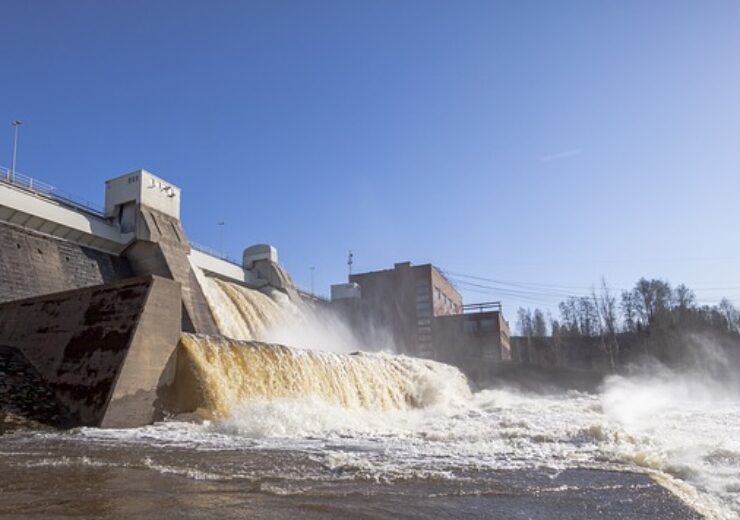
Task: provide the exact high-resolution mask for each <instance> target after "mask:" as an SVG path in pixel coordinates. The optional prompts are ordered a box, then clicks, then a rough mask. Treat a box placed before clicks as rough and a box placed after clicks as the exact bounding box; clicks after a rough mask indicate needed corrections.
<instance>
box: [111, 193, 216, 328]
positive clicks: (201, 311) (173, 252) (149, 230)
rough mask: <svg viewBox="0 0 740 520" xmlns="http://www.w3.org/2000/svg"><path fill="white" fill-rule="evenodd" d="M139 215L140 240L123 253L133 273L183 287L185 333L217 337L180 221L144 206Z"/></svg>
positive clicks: (137, 223) (137, 230)
mask: <svg viewBox="0 0 740 520" xmlns="http://www.w3.org/2000/svg"><path fill="white" fill-rule="evenodd" d="M137 211H138V213H137V216H136V239H137V240H136V242H134V243H133V244H132V245H131V247H129V248H128V249H127V250H126V251H125V252H124V256H125V257H126V258H127V259H128V261H129V263H130V265H131V268H132V270H133V271H134V273H135V274H140V275H143V274H154V275H157V276H162V277H165V278H171V279H173V280H175V281H177V282H178V283H180V285H181V286H182V307H183V313H182V320H183V321H182V330H184V331H186V332H196V333H201V334H218V327H217V326H216V322H215V320H214V319H213V315H212V314H211V310H210V308H209V307H208V302H207V301H206V298H205V296H204V295H203V291H202V289H201V288H200V284H199V283H198V280H197V279H196V277H195V273H194V272H193V269H192V266H191V265H190V260H189V259H188V253H190V242H189V241H188V239H187V237H186V236H185V230H184V229H183V228H182V225H181V223H180V221H179V220H177V219H176V218H174V217H171V216H169V215H166V214H164V213H162V212H159V211H156V210H153V209H151V208H147V207H144V206H142V207H139V208H138V210H137Z"/></svg>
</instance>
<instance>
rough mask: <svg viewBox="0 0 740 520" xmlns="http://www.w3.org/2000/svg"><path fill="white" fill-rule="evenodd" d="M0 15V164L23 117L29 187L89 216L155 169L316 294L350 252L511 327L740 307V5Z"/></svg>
mask: <svg viewBox="0 0 740 520" xmlns="http://www.w3.org/2000/svg"><path fill="white" fill-rule="evenodd" d="M0 8H1V10H2V13H3V16H2V19H3V30H2V31H1V32H0V49H2V52H0V70H2V72H3V81H2V82H0V164H4V165H7V164H8V163H9V162H10V148H11V128H10V121H11V120H12V119H14V118H18V119H22V120H23V121H24V126H23V128H22V133H21V139H20V146H19V155H18V166H17V168H18V170H19V171H21V172H24V173H27V174H28V175H31V176H34V177H36V178H39V179H42V180H44V181H46V182H49V183H51V184H53V185H55V186H58V187H60V188H63V189H65V190H66V191H69V192H72V193H74V194H77V195H78V196H80V197H82V198H87V199H91V200H97V201H102V197H103V182H104V180H105V179H107V178H110V177H114V176H117V175H119V174H122V173H125V172H128V171H131V170H134V169H136V168H142V167H143V168H146V169H149V170H151V171H153V172H154V173H156V174H158V175H160V176H161V177H164V178H165V179H167V180H170V181H171V182H173V183H175V184H177V185H179V186H181V187H182V188H183V201H182V204H183V207H182V210H183V222H184V224H185V227H186V230H187V232H188V234H189V236H190V238H191V239H192V240H194V241H196V242H199V243H204V244H207V245H211V246H213V247H216V248H219V247H221V244H220V242H221V239H220V238H219V230H218V222H220V221H223V222H225V226H224V229H223V243H224V246H223V247H224V248H225V249H226V251H227V252H228V253H229V254H230V255H231V256H233V257H239V256H240V254H241V250H242V249H243V248H244V247H245V246H247V245H249V244H253V243H258V242H270V243H273V244H274V245H276V246H277V247H278V249H279V251H280V255H281V261H282V262H283V263H284V264H285V265H286V266H287V268H288V269H289V271H290V272H291V273H292V275H293V277H294V278H295V279H296V281H297V282H298V283H299V284H301V285H303V286H304V287H308V286H309V285H310V267H311V266H315V287H316V289H317V291H318V292H324V293H326V292H328V287H329V285H330V284H331V283H337V282H341V281H343V280H344V278H345V277H346V271H347V267H346V263H345V262H346V254H347V250H348V249H350V248H351V249H352V250H353V251H354V254H355V270H356V271H363V270H375V269H382V268H386V267H390V266H392V264H393V263H394V262H397V261H403V260H411V261H413V262H415V263H425V262H432V263H435V264H437V265H439V266H441V267H442V268H444V269H447V270H448V271H451V272H456V273H462V274H468V275H474V276H479V277H484V278H491V279H495V280H500V281H502V282H505V283H504V284H498V283H493V282H485V281H480V284H481V285H490V286H493V287H497V288H500V290H489V289H482V290H477V289H476V288H474V287H472V286H465V285H463V284H461V285H460V288H461V289H462V290H463V291H462V292H463V294H464V296H465V298H466V301H468V302H474V301H481V300H491V299H502V300H503V302H504V306H505V310H507V311H508V312H507V315H508V317H509V319H511V320H513V318H514V314H515V310H516V308H517V307H518V306H520V305H524V306H536V305H541V306H546V307H547V306H550V307H552V306H554V304H556V303H557V301H558V300H559V299H560V298H562V297H563V296H564V295H566V294H581V293H585V292H587V291H588V288H589V287H590V286H591V285H592V284H594V283H598V281H599V279H600V278H601V277H602V276H604V277H606V279H607V281H608V282H609V283H610V284H611V285H612V286H613V287H614V288H616V289H620V288H626V287H629V286H631V285H632V284H633V283H634V281H635V280H636V279H637V278H638V277H640V276H648V277H662V278H665V279H668V280H670V281H671V282H673V283H679V282H685V283H686V284H688V285H689V286H691V287H694V288H695V289H696V292H697V295H698V296H699V299H700V300H702V301H707V302H714V301H716V300H717V299H718V298H719V296H720V295H722V294H725V295H727V296H729V297H730V298H731V299H733V300H734V301H736V302H740V267H739V266H740V238H739V233H738V222H740V204H738V202H737V199H738V194H739V193H740V95H739V94H738V93H740V59H739V58H738V56H740V3H737V2H729V1H728V2H712V1H707V2H679V1H664V2H660V1H654V2H641V1H632V2H594V1H584V2H520V1H517V2H513V1H506V2H503V1H502V2H472V1H465V2H452V1H448V2H432V1H420V2H407V1H400V2H399V1H394V2H383V1H374V2H363V3H360V2H347V1H337V2H304V1H300V2H299V1H295V2H279V1H270V2H267V1H265V2H247V1H234V2H231V1H216V2H210V1H209V2H206V1H203V2H188V1H185V0H179V1H163V0H158V1H151V0H149V1H136V0H133V1H132V0H127V1H125V2H124V1H98V0H95V1H71V0H68V1H64V2H52V1H50V0H49V1H41V0H24V1H9V0H0ZM3 120H5V121H7V124H5V123H2V121H3ZM2 143H6V144H2ZM469 280H470V279H469ZM476 283H478V282H476ZM512 283H513V284H514V285H512ZM478 289H480V288H478Z"/></svg>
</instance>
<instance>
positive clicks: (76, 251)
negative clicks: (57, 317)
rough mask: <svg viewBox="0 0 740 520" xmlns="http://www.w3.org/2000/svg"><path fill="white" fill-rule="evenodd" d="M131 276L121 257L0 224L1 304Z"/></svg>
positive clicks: (125, 262) (126, 263)
mask: <svg viewBox="0 0 740 520" xmlns="http://www.w3.org/2000/svg"><path fill="white" fill-rule="evenodd" d="M131 276H132V273H131V268H130V267H129V265H128V262H127V261H126V260H125V259H124V258H121V257H118V256H115V255H110V254H107V253H102V252H100V251H96V250H94V249H89V248H86V247H83V246H80V245H78V244H75V243H73V242H70V241H65V240H60V239H57V238H52V237H50V236H46V235H42V234H39V233H35V232H33V231H30V230H27V229H23V228H20V227H16V226H11V225H9V224H6V223H2V222H0V302H5V301H11V300H17V299H20V298H28V297H31V296H39V295H42V294H49V293H54V292H59V291H65V290H69V289H78V288H80V287H89V286H92V285H99V284H102V283H110V282H114V281H118V280H123V279H125V278H129V277H131Z"/></svg>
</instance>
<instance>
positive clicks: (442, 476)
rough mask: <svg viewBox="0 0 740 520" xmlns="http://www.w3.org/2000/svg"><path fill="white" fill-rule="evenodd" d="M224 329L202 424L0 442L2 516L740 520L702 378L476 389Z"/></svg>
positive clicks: (199, 397)
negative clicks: (590, 388) (594, 387)
mask: <svg viewBox="0 0 740 520" xmlns="http://www.w3.org/2000/svg"><path fill="white" fill-rule="evenodd" d="M213 283H215V282H213ZM211 289H212V291H211V296H210V298H211V299H213V298H226V297H228V296H229V295H228V294H226V293H225V292H218V291H219V288H218V287H217V286H212V287H211ZM229 290H231V292H232V293H233V294H231V297H233V298H232V300H230V301H232V303H233V302H234V301H236V302H237V303H238V299H239V298H241V297H242V296H244V294H241V293H238V294H237V293H236V292H235V291H239V290H241V289H235V288H233V287H232V288H229ZM214 294H215V296H214ZM256 298H260V299H261V298H262V296H258V297H256ZM256 298H255V299H256ZM255 299H253V300H255ZM252 303H253V301H252V302H251V303H250V302H246V303H245V302H241V305H242V307H243V306H245V305H247V304H249V305H251V304H252ZM212 304H213V303H212ZM266 305H268V306H271V308H272V307H274V306H273V305H272V303H269V302H267V303H266ZM239 308H240V307H239V305H235V309H237V310H238V309H239ZM276 308H277V307H276ZM242 311H244V312H245V313H246V312H247V311H245V310H244V309H242ZM248 311H249V312H250V313H252V315H253V317H252V318H250V320H251V321H252V323H254V320H255V318H254V316H258V315H260V312H262V311H261V310H259V309H253V308H250V309H249V310H248ZM240 312H241V311H240ZM280 312H284V311H283V310H281V311H280ZM263 314H264V313H263ZM221 323H222V324H226V326H229V327H232V328H233V329H234V330H233V331H232V332H233V333H234V335H239V334H237V333H240V334H241V335H242V336H243V337H242V338H241V339H243V341H235V340H228V339H225V338H215V337H211V338H209V337H204V336H191V335H185V336H184V337H183V339H182V342H181V345H180V347H179V349H180V351H179V353H178V356H181V357H180V358H179V359H181V360H183V362H182V363H180V362H179V361H178V364H179V365H181V366H179V368H178V377H177V385H176V386H178V387H179V388H178V392H179V397H178V398H179V399H180V400H181V402H183V403H189V405H190V406H191V407H193V408H194V409H195V411H193V412H190V413H187V414H180V415H175V416H172V417H170V418H168V419H167V420H165V421H163V422H160V423H157V424H154V425H151V426H148V427H142V428H133V429H122V430H102V429H94V428H80V429H75V430H71V431H67V432H17V433H13V434H9V435H5V436H2V437H0V515H3V514H4V515H7V516H10V517H18V518H28V517H33V516H37V517H40V518H50V517H58V516H75V517H115V518H124V517H125V518H132V517H133V518H142V517H146V518H183V517H192V518H195V517H198V518H203V517H205V518H291V519H292V518H298V517H300V518H325V517H329V518H348V517H358V518H388V517H400V518H430V517H434V518H490V517H498V518H543V519H544V518H594V517H609V518H701V517H702V516H707V517H714V518H738V517H739V516H740V402H739V401H738V400H737V399H735V398H730V397H728V395H729V394H727V393H726V392H725V390H724V389H723V388H722V387H720V386H717V385H714V384H712V383H711V382H707V381H705V380H703V379H702V378H699V377H691V376H686V375H684V376H677V375H675V374H671V373H667V372H666V373H660V374H657V373H653V374H651V375H650V376H649V377H648V376H643V377H632V378H624V377H612V378H610V379H607V381H606V382H605V384H604V386H603V388H602V389H601V390H600V391H599V392H597V393H579V392H553V393H537V394H535V393H524V392H520V391H517V390H514V389H510V388H496V389H484V390H479V391H473V390H471V388H470V387H469V385H468V383H467V381H466V380H465V378H464V376H463V375H462V374H461V373H460V372H459V371H458V370H457V369H454V368H452V367H449V366H447V365H443V364H440V363H435V362H431V361H424V360H419V359H413V358H408V357H404V356H393V355H389V354H384V353H362V354H354V355H353V354H342V353H330V352H319V351H312V350H304V349H297V348H288V347H284V346H279V345H272V344H268V343H260V342H257V341H255V339H267V338H266V337H265V338H255V337H254V336H255V334H254V331H255V330H257V328H258V327H262V325H259V326H255V325H252V328H248V327H246V326H245V325H243V324H239V322H238V320H236V318H234V319H233V320H232V321H231V322H228V321H227V320H226V319H225V318H223V317H222V318H221ZM256 327H257V328H256ZM263 328H264V329H267V328H269V327H267V326H265V327H263Z"/></svg>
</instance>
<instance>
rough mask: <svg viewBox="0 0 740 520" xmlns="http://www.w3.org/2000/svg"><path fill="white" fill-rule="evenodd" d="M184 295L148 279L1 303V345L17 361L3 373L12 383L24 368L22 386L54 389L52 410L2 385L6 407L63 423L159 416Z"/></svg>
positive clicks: (128, 421)
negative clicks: (40, 406) (24, 376)
mask: <svg viewBox="0 0 740 520" xmlns="http://www.w3.org/2000/svg"><path fill="white" fill-rule="evenodd" d="M179 299H180V287H179V285H178V284H177V283H175V282H173V281H171V280H166V279H162V278H158V277H153V276H149V277H143V278H132V279H129V280H126V281H123V282H117V283H113V284H108V285H100V286H94V287H89V288H85V289H76V290H72V291H64V292H60V293H54V294H49V295H45V296H38V297H34V298H28V299H23V300H18V301H13V302H6V303H3V304H0V348H2V352H3V355H4V356H5V358H6V360H7V361H12V365H10V367H9V366H8V365H7V364H6V366H4V367H2V366H0V374H3V379H4V380H6V379H7V378H9V377H12V375H13V374H15V373H17V369H18V368H19V367H21V368H22V370H23V371H26V372H28V373H29V374H31V375H32V376H33V379H31V380H30V381H29V380H26V381H18V382H17V383H19V386H21V387H22V386H23V385H28V384H32V385H34V386H37V387H39V388H42V389H43V391H44V392H45V393H46V394H49V393H51V394H53V401H51V402H53V406H51V408H50V410H51V411H52V412H53V413H54V415H53V416H49V415H48V413H49V410H41V411H40V412H38V411H37V410H36V409H35V407H36V406H37V405H38V402H39V401H38V399H37V396H36V395H35V394H34V392H26V393H17V392H14V388H4V389H3V390H4V392H2V393H3V395H2V396H1V397H0V398H1V399H2V403H3V405H4V406H5V407H7V408H8V409H9V410H10V411H11V412H13V413H15V414H19V415H23V416H28V417H29V418H31V419H33V420H36V421H39V422H44V423H48V424H52V425H61V426H65V425H84V426H129V425H137V424H138V425H142V424H147V423H150V422H151V421H153V420H156V419H158V418H161V417H162V414H163V410H162V407H161V406H162V404H161V403H162V399H163V395H162V392H163V391H164V390H165V389H166V388H167V386H168V385H169V384H170V383H171V382H172V376H173V372H172V370H173V369H174V356H173V355H174V350H175V347H176V345H177V342H178V340H179V337H180V306H179V305H178V303H179ZM13 367H15V369H14V368H13ZM3 371H4V373H3ZM39 379H40V381H39ZM45 399H49V396H48V395H47V396H46V397H45ZM49 402H50V401H47V402H46V403H47V404H49Z"/></svg>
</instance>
